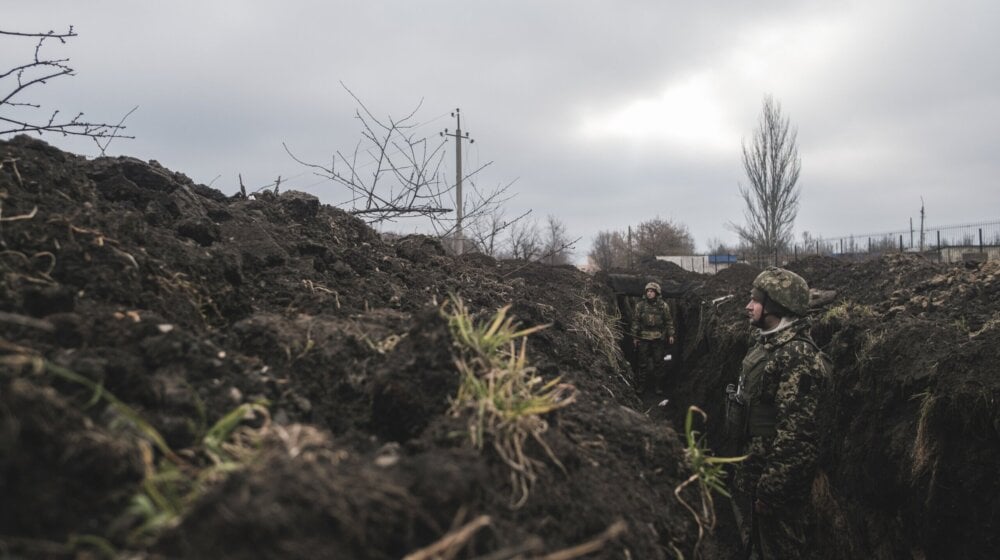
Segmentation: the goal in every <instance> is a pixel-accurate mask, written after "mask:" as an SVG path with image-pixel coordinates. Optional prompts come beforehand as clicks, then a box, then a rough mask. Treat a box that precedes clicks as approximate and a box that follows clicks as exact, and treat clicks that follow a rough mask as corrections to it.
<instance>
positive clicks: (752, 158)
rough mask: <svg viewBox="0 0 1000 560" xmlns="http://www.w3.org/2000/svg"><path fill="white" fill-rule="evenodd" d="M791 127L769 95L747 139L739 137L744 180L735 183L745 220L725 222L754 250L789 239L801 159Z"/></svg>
mask: <svg viewBox="0 0 1000 560" xmlns="http://www.w3.org/2000/svg"><path fill="white" fill-rule="evenodd" d="M796 136H797V132H796V131H795V129H793V128H791V126H790V124H789V119H788V118H787V117H784V116H782V114H781V104H780V103H778V102H777V101H775V100H774V98H773V97H772V96H770V95H768V96H766V97H765V98H764V104H763V109H762V111H761V115H760V120H759V122H758V125H757V130H756V131H754V136H753V139H752V140H751V142H750V144H749V145H747V143H746V141H744V142H743V169H744V170H745V171H746V174H747V180H748V181H749V184H746V185H745V184H742V183H741V184H740V185H739V189H740V196H742V197H743V202H744V203H746V208H745V209H744V212H743V214H744V218H745V221H746V223H745V224H744V225H742V226H741V225H738V224H734V223H732V222H730V227H731V228H732V229H733V230H734V231H735V232H736V233H738V234H739V236H740V239H742V240H743V241H744V242H745V243H746V244H748V245H749V246H750V247H751V248H753V249H754V250H756V251H760V252H763V253H766V254H771V253H774V252H775V251H778V250H779V249H781V248H783V247H786V246H787V245H788V243H789V242H790V241H791V240H792V225H793V224H794V222H795V216H796V214H798V209H799V189H798V188H797V187H796V183H797V182H798V180H799V171H800V169H801V163H802V162H801V160H800V159H799V150H798V146H797V145H796Z"/></svg>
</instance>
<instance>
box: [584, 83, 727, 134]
mask: <svg viewBox="0 0 1000 560" xmlns="http://www.w3.org/2000/svg"><path fill="white" fill-rule="evenodd" d="M724 107H725V103H724V101H723V99H722V98H721V96H720V95H719V88H718V86H717V84H716V82H715V81H714V80H712V79H711V78H709V77H705V76H701V77H695V78H691V79H689V80H687V81H684V82H680V83H676V84H671V85H670V86H668V87H667V88H666V89H665V90H664V91H663V92H662V93H661V94H660V95H659V96H657V97H651V98H639V99H635V100H632V101H630V102H628V103H627V104H625V105H624V106H621V107H616V108H613V109H611V110H609V111H607V112H604V113H599V114H596V115H590V116H588V117H587V118H585V119H584V121H583V123H582V125H581V126H580V129H579V130H580V133H581V135H582V136H583V137H584V138H585V139H587V140H591V141H593V140H612V141H616V140H625V141H631V142H652V143H657V144H667V145H670V146H674V147H678V148H687V149H692V150H704V149H709V150H713V151H724V150H733V149H734V147H737V146H739V139H740V135H739V132H738V131H737V130H736V129H735V127H734V126H733V124H732V123H731V122H729V120H728V119H727V116H728V115H727V114H726V111H725V110H724V109H723V108H724Z"/></svg>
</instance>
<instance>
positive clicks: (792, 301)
mask: <svg viewBox="0 0 1000 560" xmlns="http://www.w3.org/2000/svg"><path fill="white" fill-rule="evenodd" d="M753 287H754V288H757V289H758V290H760V291H762V292H764V293H766V294H767V297H768V298H770V299H771V300H772V301H774V302H775V303H777V304H778V305H780V306H781V307H784V308H785V309H787V310H788V311H790V312H792V313H794V314H795V315H799V316H804V315H805V314H806V313H807V312H808V311H809V285H808V284H806V281H805V279H803V278H802V277H801V276H799V275H798V274H795V273H794V272H792V271H790V270H785V269H784V268H778V267H776V266H771V267H768V268H767V269H766V270H764V272H761V273H760V274H758V275H757V278H755V279H754V281H753Z"/></svg>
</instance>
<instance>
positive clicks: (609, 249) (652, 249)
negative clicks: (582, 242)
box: [588, 216, 694, 270]
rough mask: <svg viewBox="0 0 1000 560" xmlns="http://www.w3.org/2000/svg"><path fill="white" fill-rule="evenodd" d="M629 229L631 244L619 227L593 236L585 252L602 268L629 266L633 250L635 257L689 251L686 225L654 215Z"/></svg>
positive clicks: (687, 252)
mask: <svg viewBox="0 0 1000 560" xmlns="http://www.w3.org/2000/svg"><path fill="white" fill-rule="evenodd" d="M630 229H631V230H632V236H631V237H632V246H631V247H629V236H628V234H626V233H624V232H621V231H601V232H598V234H597V236H596V237H595V238H594V243H593V245H592V246H591V250H590V253H588V256H589V257H590V258H591V260H593V261H594V264H596V265H597V266H598V267H599V268H600V269H601V270H611V269H612V268H625V267H627V266H629V263H630V262H631V261H630V257H629V254H630V253H632V254H633V255H634V256H635V257H637V258H642V257H646V258H649V257H656V256H661V255H690V254H692V253H694V239H693V238H692V237H691V234H690V233H689V232H688V229H687V226H685V225H683V224H679V223H674V222H673V221H671V220H665V219H663V218H660V217H659V216H657V217H656V218H653V219H650V220H646V221H643V222H639V224H638V225H636V226H633V227H632V228H630Z"/></svg>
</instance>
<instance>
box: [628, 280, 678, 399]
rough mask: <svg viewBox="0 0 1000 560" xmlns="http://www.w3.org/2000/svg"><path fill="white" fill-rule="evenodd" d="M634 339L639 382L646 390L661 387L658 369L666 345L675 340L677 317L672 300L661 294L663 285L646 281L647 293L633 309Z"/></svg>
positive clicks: (665, 350) (661, 367)
mask: <svg viewBox="0 0 1000 560" xmlns="http://www.w3.org/2000/svg"><path fill="white" fill-rule="evenodd" d="M632 340H633V344H634V345H635V350H636V365H637V369H638V377H639V378H638V384H639V387H640V388H641V389H643V390H645V389H648V388H649V385H650V384H654V385H656V386H657V388H658V389H660V390H662V380H660V379H659V376H658V375H657V373H658V372H659V371H661V370H662V369H663V358H664V357H665V356H666V353H667V345H668V344H670V345H672V344H673V343H674V319H673V316H672V315H671V314H670V304H668V303H667V302H666V301H664V299H663V298H662V297H661V293H660V285H659V284H657V283H656V282H650V283H648V284H646V289H645V295H644V297H643V298H642V299H641V300H640V301H638V302H637V303H636V304H635V309H633V311H632Z"/></svg>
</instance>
